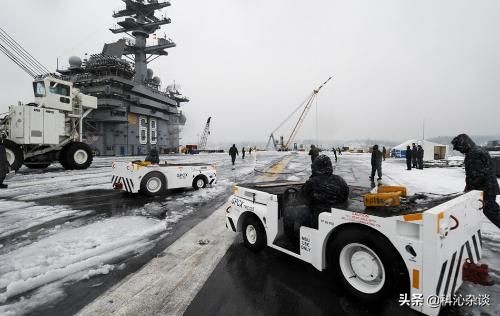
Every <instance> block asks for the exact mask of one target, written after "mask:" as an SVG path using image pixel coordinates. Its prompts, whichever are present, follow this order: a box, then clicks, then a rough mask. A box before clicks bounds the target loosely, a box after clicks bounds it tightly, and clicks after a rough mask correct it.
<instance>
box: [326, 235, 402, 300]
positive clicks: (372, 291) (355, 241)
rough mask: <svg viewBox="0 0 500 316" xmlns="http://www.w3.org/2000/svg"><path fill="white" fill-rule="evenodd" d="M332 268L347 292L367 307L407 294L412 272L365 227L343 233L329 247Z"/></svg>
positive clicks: (385, 244) (381, 239) (329, 264)
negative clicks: (391, 296) (393, 295)
mask: <svg viewBox="0 0 500 316" xmlns="http://www.w3.org/2000/svg"><path fill="white" fill-rule="evenodd" d="M327 260H328V268H329V270H330V271H331V272H333V273H334V274H335V275H336V277H337V279H338V280H339V281H340V283H342V284H343V286H344V288H345V289H346V290H347V291H348V292H349V293H350V294H351V295H352V296H353V297H355V298H356V299H358V300H359V301H361V302H365V303H373V302H377V301H380V300H383V299H385V298H387V297H388V296H390V295H391V294H396V293H397V294H402V293H407V291H408V286H409V277H408V271H407V269H406V267H405V265H404V263H403V261H402V259H401V256H400V255H399V254H398V253H397V250H396V249H395V248H394V246H393V245H392V244H391V243H390V242H389V241H388V240H387V239H386V238H385V237H383V236H382V235H381V234H379V233H378V232H376V233H374V232H372V231H370V230H368V229H363V228H361V227H350V228H347V229H345V230H343V231H341V232H340V233H339V234H338V235H337V236H334V239H333V240H332V242H331V243H330V245H329V248H328V254H327Z"/></svg>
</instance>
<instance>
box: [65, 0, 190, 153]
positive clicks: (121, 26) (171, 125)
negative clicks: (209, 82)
mask: <svg viewBox="0 0 500 316" xmlns="http://www.w3.org/2000/svg"><path fill="white" fill-rule="evenodd" d="M122 1H123V2H124V3H125V8H124V9H121V10H119V11H117V12H114V14H113V17H114V18H117V19H120V20H119V21H118V22H117V23H118V26H117V27H116V28H112V29H110V31H111V32H113V33H114V34H123V35H126V36H127V37H126V38H121V39H119V40H118V41H116V42H114V43H109V44H105V45H104V47H103V50H102V53H100V54H92V55H90V56H89V57H88V58H84V59H83V61H82V60H81V59H80V58H79V57H74V56H73V57H70V59H69V67H68V68H67V69H64V70H59V72H60V73H61V74H63V76H64V77H65V78H66V79H67V80H69V81H72V82H73V83H74V86H75V87H77V88H79V89H80V90H81V91H82V92H83V93H86V94H89V95H92V96H95V97H97V98H98V109H97V110H95V111H93V112H92V113H91V114H90V115H89V116H88V117H87V119H86V120H85V123H84V130H83V133H84V141H85V142H86V143H87V144H89V145H90V146H91V148H92V149H93V150H94V151H95V154H97V155H119V156H120V155H143V154H145V153H146V152H147V151H149V150H150V148H151V147H153V146H155V147H156V148H157V149H158V150H159V151H160V152H161V153H168V152H177V150H178V148H179V133H180V129H181V127H182V126H183V125H184V124H185V121H186V118H185V116H184V115H183V114H182V111H181V110H180V109H179V107H180V106H181V104H182V103H183V102H187V101H189V100H188V98H187V97H185V96H183V95H182V94H180V92H179V91H178V89H177V87H176V86H175V84H173V85H169V86H168V87H167V88H166V89H165V90H162V89H161V86H160V85H161V79H160V78H159V77H157V76H154V75H153V71H152V70H151V69H149V68H148V63H150V62H151V61H153V60H155V59H156V58H158V57H162V56H166V55H168V53H167V51H166V50H167V49H168V48H172V47H175V46H176V44H175V43H174V42H173V41H172V40H171V39H170V38H167V37H166V36H164V37H162V38H160V37H157V36H156V33H157V32H158V30H159V29H160V28H161V27H162V26H163V25H166V24H169V23H170V22H171V20H170V19H169V18H167V17H164V16H160V12H158V11H162V10H164V9H165V8H166V7H168V6H170V5H171V4H170V2H168V1H158V0H147V1H144V0H122ZM123 18H124V19H123Z"/></svg>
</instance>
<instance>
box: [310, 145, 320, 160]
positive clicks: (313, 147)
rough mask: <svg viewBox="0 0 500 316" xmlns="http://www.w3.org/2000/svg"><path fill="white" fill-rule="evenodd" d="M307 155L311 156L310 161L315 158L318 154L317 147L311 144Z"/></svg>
mask: <svg viewBox="0 0 500 316" xmlns="http://www.w3.org/2000/svg"><path fill="white" fill-rule="evenodd" d="M309 156H311V162H314V159H316V158H317V157H318V156H319V148H318V147H316V146H314V145H311V149H310V150H309Z"/></svg>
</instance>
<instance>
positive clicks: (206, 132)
mask: <svg viewBox="0 0 500 316" xmlns="http://www.w3.org/2000/svg"><path fill="white" fill-rule="evenodd" d="M211 119H212V117H209V118H208V120H207V123H206V124H205V129H203V134H202V135H201V138H200V143H199V144H198V150H205V149H206V148H205V147H206V146H207V139H208V135H210V120H211Z"/></svg>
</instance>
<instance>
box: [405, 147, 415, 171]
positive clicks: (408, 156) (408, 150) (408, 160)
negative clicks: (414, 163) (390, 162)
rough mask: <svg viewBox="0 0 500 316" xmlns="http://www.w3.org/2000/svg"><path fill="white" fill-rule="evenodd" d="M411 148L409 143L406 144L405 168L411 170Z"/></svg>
mask: <svg viewBox="0 0 500 316" xmlns="http://www.w3.org/2000/svg"><path fill="white" fill-rule="evenodd" d="M412 153H413V152H412V150H411V148H410V145H408V146H406V168H407V170H411V155H412Z"/></svg>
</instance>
